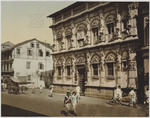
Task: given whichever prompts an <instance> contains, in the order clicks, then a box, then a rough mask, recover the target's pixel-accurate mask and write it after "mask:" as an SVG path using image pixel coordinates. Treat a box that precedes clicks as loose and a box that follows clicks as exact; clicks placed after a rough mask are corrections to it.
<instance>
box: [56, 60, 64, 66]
mask: <svg viewBox="0 0 150 118" xmlns="http://www.w3.org/2000/svg"><path fill="white" fill-rule="evenodd" d="M56 65H57V66H63V60H62V59H61V58H59V59H58V60H57V64H56Z"/></svg>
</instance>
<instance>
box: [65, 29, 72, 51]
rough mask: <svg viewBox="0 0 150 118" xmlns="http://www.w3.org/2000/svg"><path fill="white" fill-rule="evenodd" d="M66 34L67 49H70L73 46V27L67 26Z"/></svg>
mask: <svg viewBox="0 0 150 118" xmlns="http://www.w3.org/2000/svg"><path fill="white" fill-rule="evenodd" d="M65 36H66V39H67V49H70V48H72V40H71V38H72V30H71V28H67V29H66V31H65Z"/></svg>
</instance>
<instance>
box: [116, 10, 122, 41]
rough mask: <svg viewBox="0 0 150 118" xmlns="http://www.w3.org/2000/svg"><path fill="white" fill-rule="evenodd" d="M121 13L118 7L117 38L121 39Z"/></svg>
mask: <svg viewBox="0 0 150 118" xmlns="http://www.w3.org/2000/svg"><path fill="white" fill-rule="evenodd" d="M120 32H121V15H120V13H119V10H118V9H117V27H116V35H117V36H116V38H118V39H121V33H120Z"/></svg>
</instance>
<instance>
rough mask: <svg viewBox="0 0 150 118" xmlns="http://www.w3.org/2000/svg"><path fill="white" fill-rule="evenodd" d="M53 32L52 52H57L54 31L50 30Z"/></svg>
mask: <svg viewBox="0 0 150 118" xmlns="http://www.w3.org/2000/svg"><path fill="white" fill-rule="evenodd" d="M52 30H53V49H54V52H56V51H57V42H56V30H55V29H54V28H52Z"/></svg>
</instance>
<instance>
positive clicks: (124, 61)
mask: <svg viewBox="0 0 150 118" xmlns="http://www.w3.org/2000/svg"><path fill="white" fill-rule="evenodd" d="M138 10H139V3H137V2H125V3H123V2H76V3H74V4H72V5H70V6H68V7H66V8H64V9H62V10H60V11H57V12H55V13H53V14H51V15H49V16H48V17H49V18H52V20H53V24H52V25H51V26H50V28H52V30H53V42H54V45H53V47H54V52H53V53H52V55H53V61H54V81H53V83H54V85H55V89H54V90H55V91H58V92H65V91H66V90H67V89H68V87H71V86H73V87H74V86H75V85H77V84H78V85H80V87H81V93H83V94H85V95H88V96H98V97H101V96H103V97H109V96H112V90H113V88H114V87H116V86H118V85H121V87H122V90H123V91H124V90H127V89H129V88H131V87H134V88H135V89H137V85H138V84H137V83H138V76H137V61H136V60H137V57H136V50H137V43H138V41H139V38H138V28H137V16H138Z"/></svg>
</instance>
